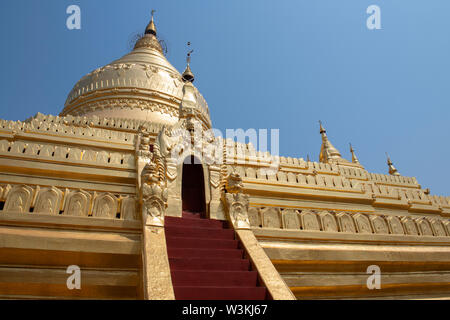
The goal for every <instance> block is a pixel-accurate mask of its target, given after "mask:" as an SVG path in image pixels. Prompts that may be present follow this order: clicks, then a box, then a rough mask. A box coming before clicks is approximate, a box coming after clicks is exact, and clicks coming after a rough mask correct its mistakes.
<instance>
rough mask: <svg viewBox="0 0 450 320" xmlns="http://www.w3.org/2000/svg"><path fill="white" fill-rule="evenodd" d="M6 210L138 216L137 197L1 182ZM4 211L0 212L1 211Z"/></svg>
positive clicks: (93, 215) (111, 217)
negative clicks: (3, 183)
mask: <svg viewBox="0 0 450 320" xmlns="http://www.w3.org/2000/svg"><path fill="white" fill-rule="evenodd" d="M0 203H1V204H3V209H2V211H3V212H12V213H14V212H17V213H33V214H47V215H66V216H78V217H91V216H92V217H95V218H105V219H122V220H137V219H139V217H138V215H137V210H136V198H135V197H134V196H130V195H120V194H111V193H97V192H87V191H84V190H81V189H65V190H61V189H59V188H56V187H53V186H52V187H40V186H27V185H9V184H8V185H3V186H0ZM0 215H1V213H0Z"/></svg>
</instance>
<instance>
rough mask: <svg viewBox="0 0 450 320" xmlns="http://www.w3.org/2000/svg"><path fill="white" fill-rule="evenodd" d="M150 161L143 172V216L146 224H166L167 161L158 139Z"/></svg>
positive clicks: (159, 225)
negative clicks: (162, 154) (161, 151)
mask: <svg viewBox="0 0 450 320" xmlns="http://www.w3.org/2000/svg"><path fill="white" fill-rule="evenodd" d="M148 152H149V153H150V159H151V160H150V162H148V163H147V164H146V165H145V167H144V169H143V170H142V173H141V203H142V218H143V222H144V224H145V225H149V226H158V227H161V226H164V215H165V211H166V208H167V198H168V189H167V179H166V166H165V161H164V159H163V157H162V156H161V153H160V145H159V143H158V140H157V141H156V142H155V144H154V146H153V152H150V151H148Z"/></svg>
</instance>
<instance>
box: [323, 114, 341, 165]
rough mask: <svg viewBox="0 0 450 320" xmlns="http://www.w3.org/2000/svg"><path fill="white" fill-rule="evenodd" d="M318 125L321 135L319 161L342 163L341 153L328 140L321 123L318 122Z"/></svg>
mask: <svg viewBox="0 0 450 320" xmlns="http://www.w3.org/2000/svg"><path fill="white" fill-rule="evenodd" d="M319 124H320V134H321V135H322V147H321V149H320V155H319V161H320V162H324V163H328V162H332V161H344V159H342V157H341V153H340V152H339V151H338V150H337V149H336V148H335V147H334V146H333V145H332V144H331V142H330V141H329V140H328V137H327V131H326V130H325V129H324V127H323V125H322V121H319Z"/></svg>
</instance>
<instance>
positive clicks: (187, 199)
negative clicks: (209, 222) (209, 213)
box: [181, 156, 206, 216]
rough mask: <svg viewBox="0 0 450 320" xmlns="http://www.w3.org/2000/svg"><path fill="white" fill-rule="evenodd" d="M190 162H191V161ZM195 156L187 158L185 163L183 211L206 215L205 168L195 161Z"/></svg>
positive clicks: (182, 196) (182, 191) (182, 190)
mask: <svg viewBox="0 0 450 320" xmlns="http://www.w3.org/2000/svg"><path fill="white" fill-rule="evenodd" d="M189 160H190V161H189ZM194 160H195V158H194V156H191V157H188V158H186V160H185V161H184V163H183V177H182V179H183V180H182V189H181V198H182V202H183V211H189V212H195V213H200V214H201V215H202V216H204V215H205V212H206V210H205V183H204V181H205V180H204V176H203V166H202V165H201V164H200V161H198V160H197V161H194Z"/></svg>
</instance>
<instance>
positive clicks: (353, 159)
mask: <svg viewBox="0 0 450 320" xmlns="http://www.w3.org/2000/svg"><path fill="white" fill-rule="evenodd" d="M350 152H351V153H352V162H353V163H359V160H358V158H357V157H356V154H355V150H354V149H353V147H352V144H351V143H350Z"/></svg>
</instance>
